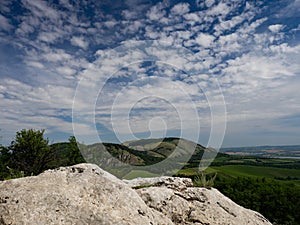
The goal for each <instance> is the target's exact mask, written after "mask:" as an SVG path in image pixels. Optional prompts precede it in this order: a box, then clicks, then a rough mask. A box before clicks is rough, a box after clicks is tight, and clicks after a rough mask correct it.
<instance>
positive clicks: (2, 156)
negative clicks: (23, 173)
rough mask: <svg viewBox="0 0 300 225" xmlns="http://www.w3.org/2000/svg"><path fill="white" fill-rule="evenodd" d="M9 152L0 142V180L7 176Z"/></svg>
mask: <svg viewBox="0 0 300 225" xmlns="http://www.w3.org/2000/svg"><path fill="white" fill-rule="evenodd" d="M10 158H11V154H10V152H9V150H8V148H6V147H4V146H2V145H1V144H0V180H4V179H5V178H6V177H8V176H9V169H8V165H9V162H10Z"/></svg>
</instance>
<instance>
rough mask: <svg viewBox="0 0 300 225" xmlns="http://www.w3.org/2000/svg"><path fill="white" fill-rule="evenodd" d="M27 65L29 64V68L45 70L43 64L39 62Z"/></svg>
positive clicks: (29, 62)
mask: <svg viewBox="0 0 300 225" xmlns="http://www.w3.org/2000/svg"><path fill="white" fill-rule="evenodd" d="M26 63H27V65H28V66H32V67H35V68H38V69H43V68H45V67H44V65H43V64H42V63H40V62H37V61H27V62H26Z"/></svg>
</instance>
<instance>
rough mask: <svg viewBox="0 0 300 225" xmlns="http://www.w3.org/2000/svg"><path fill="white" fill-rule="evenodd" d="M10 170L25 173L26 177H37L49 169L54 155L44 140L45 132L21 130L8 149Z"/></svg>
mask: <svg viewBox="0 0 300 225" xmlns="http://www.w3.org/2000/svg"><path fill="white" fill-rule="evenodd" d="M8 149H9V152H10V154H11V157H10V162H9V165H10V168H12V169H14V170H18V171H23V173H24V174H25V176H29V175H37V174H39V173H41V172H43V171H44V170H45V169H47V168H48V164H49V163H50V162H51V161H52V160H53V157H54V154H53V152H52V151H51V149H50V147H49V145H48V139H45V138H44V130H34V129H29V130H25V129H24V130H21V131H19V132H17V134H16V137H15V140H14V141H12V142H11V145H10V146H9V147H8Z"/></svg>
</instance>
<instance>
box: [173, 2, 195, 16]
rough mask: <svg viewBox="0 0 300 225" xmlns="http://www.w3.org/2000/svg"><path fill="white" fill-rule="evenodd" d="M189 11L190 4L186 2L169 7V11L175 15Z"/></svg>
mask: <svg viewBox="0 0 300 225" xmlns="http://www.w3.org/2000/svg"><path fill="white" fill-rule="evenodd" d="M189 11H190V5H189V4H188V3H179V4H177V5H175V6H174V7H173V8H172V9H171V13H173V14H176V15H184V14H186V13H188V12H189Z"/></svg>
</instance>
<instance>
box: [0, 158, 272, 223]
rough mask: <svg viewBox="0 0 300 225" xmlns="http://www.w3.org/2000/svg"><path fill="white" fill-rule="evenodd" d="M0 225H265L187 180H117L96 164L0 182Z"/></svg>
mask: <svg viewBox="0 0 300 225" xmlns="http://www.w3.org/2000/svg"><path fill="white" fill-rule="evenodd" d="M0 224H5V225H6V224H11V225H13V224H16V225H18V224H24V225H25V224H30V225H35V224H42V225H44V224H55V225H59V224H72V225H73V224H97V225H102V224H103V225H131V224H132V225H143V224H145V225H146V224H147V225H155V224H157V225H163V224H166V225H167V224H199V225H200V224H202V225H203V224H211V225H214V224H216V225H221V224H230V225H235V224H236V225H243V224H249V225H251V224H253V225H254V224H262V225H264V224H266V225H267V224H268V225H270V224H271V223H269V222H268V221H267V220H266V219H265V218H264V217H263V216H261V215H260V214H258V213H257V212H254V211H251V210H248V209H245V208H243V207H240V206H238V205H237V204H235V203H234V202H232V201H231V200H230V199H228V198H227V197H225V196H224V195H222V194H221V193H220V192H219V191H217V190H216V189H210V190H208V189H205V188H196V187H193V186H192V182H191V180H190V179H187V178H173V177H159V178H146V179H135V180H131V181H121V180H119V179H117V178H116V177H114V176H113V175H111V174H109V173H107V172H105V171H103V170H102V169H100V168H99V167H97V166H96V165H92V164H79V165H76V166H71V167H65V168H60V169H57V170H48V171H46V172H44V173H42V174H40V175H39V176H36V177H26V178H21V179H14V180H9V181H4V182H0Z"/></svg>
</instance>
